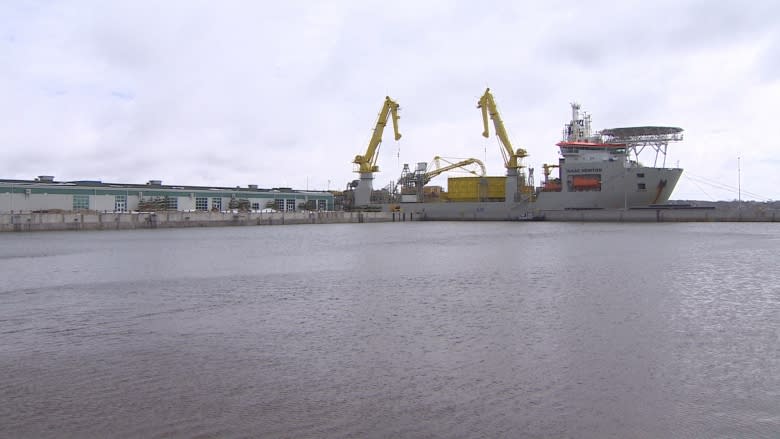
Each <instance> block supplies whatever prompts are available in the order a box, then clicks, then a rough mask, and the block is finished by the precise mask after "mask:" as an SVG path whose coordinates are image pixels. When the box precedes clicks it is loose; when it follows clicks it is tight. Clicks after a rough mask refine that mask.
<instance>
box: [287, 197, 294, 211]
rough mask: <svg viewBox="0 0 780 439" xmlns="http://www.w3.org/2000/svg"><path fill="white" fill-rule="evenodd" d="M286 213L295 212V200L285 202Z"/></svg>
mask: <svg viewBox="0 0 780 439" xmlns="http://www.w3.org/2000/svg"><path fill="white" fill-rule="evenodd" d="M286 210H287V212H295V199H292V200H287V209H286Z"/></svg>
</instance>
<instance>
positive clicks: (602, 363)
mask: <svg viewBox="0 0 780 439" xmlns="http://www.w3.org/2000/svg"><path fill="white" fill-rule="evenodd" d="M0 240H2V244H3V245H2V246H0V275H1V276H2V277H1V278H2V279H3V282H2V285H0V299H1V300H2V307H0V376H3V379H2V380H0V392H2V395H3V399H2V400H0V420H1V422H0V436H2V437H34V438H39V437H265V438H275V437H278V438H286V437H295V438H306V437H309V438H322V437H337V438H345V437H347V438H349V437H354V438H364V437H447V438H473V437H586V438H587V437H592V438H603V437H642V438H643V437H647V438H656V437H777V433H778V431H780V405H778V404H777V401H778V400H780V395H778V393H779V392H780V374H778V373H777V371H778V370H780V355H778V346H780V343H779V342H780V340H778V336H779V335H780V323H779V322H780V303H779V302H780V287H779V286H780V270H778V269H777V268H776V266H777V265H778V258H777V256H776V254H777V250H778V248H780V227H778V226H776V225H774V224H642V225H626V224H561V223H558V224H556V223H530V224H526V223H394V224H392V223H391V224H357V225H351V224H348V225H305V226H285V227H271V226H268V227H255V228H248V227H247V228H224V229H184V230H150V231H126V232H125V231H115V232H80V233H74V232H67V233H39V234H5V235H2V236H0Z"/></svg>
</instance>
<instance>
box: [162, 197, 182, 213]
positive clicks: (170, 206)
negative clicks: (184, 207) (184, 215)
mask: <svg viewBox="0 0 780 439" xmlns="http://www.w3.org/2000/svg"><path fill="white" fill-rule="evenodd" d="M178 209H179V199H178V198H177V197H165V210H178Z"/></svg>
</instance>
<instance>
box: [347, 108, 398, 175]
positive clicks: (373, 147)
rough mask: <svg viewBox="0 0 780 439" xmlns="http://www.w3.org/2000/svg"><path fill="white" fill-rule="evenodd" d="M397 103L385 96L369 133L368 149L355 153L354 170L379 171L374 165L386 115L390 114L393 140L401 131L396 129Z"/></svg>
mask: <svg viewBox="0 0 780 439" xmlns="http://www.w3.org/2000/svg"><path fill="white" fill-rule="evenodd" d="M398 108H399V107H398V103H396V102H395V101H394V100H392V99H390V96H385V102H384V104H383V105H382V109H381V110H380V111H379V117H378V118H377V121H376V127H375V128H374V133H373V134H372V135H371V140H370V141H369V142H368V149H366V153H365V154H364V155H356V156H355V160H353V161H352V163H354V164H356V165H357V166H356V167H355V168H356V169H355V172H360V173H366V172H379V166H377V165H376V160H377V157H378V154H377V150H378V149H379V144H381V143H382V134H383V133H384V130H385V126H386V125H387V119H388V117H391V116H392V120H393V130H394V131H395V140H399V139H400V138H401V133H400V132H399V131H398V119H400V116H398Z"/></svg>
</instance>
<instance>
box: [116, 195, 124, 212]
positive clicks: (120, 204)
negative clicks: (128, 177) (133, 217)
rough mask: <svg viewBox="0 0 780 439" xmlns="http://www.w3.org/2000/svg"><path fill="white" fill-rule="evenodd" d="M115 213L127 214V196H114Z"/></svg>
mask: <svg viewBox="0 0 780 439" xmlns="http://www.w3.org/2000/svg"><path fill="white" fill-rule="evenodd" d="M114 212H127V195H115V196H114Z"/></svg>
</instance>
